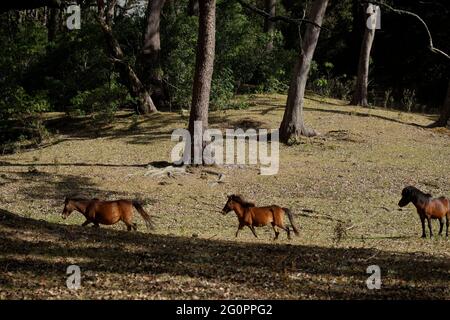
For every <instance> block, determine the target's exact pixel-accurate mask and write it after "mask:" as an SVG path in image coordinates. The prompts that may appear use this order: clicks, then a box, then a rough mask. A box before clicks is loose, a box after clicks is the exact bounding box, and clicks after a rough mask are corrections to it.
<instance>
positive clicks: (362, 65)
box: [350, 7, 375, 107]
mask: <svg viewBox="0 0 450 320" xmlns="http://www.w3.org/2000/svg"><path fill="white" fill-rule="evenodd" d="M366 9H367V7H365V10H364V17H365V19H364V24H366V21H367V14H366V12H367V10H366ZM364 29H365V31H364V37H363V40H362V44H361V51H360V54H359V63H358V75H357V78H356V84H355V91H354V92H353V96H352V100H351V102H350V104H352V105H357V106H364V107H367V106H368V105H369V104H368V102H367V86H368V84H369V61H370V50H371V49H372V43H373V39H374V38H375V28H374V29H369V28H368V27H367V25H366V26H365V28H364Z"/></svg>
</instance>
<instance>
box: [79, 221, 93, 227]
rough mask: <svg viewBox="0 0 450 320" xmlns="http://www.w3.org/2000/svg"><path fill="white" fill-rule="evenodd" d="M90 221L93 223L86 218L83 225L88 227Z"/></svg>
mask: <svg viewBox="0 0 450 320" xmlns="http://www.w3.org/2000/svg"><path fill="white" fill-rule="evenodd" d="M89 223H92V221H89V220H86V221H85V222H83V224H82V225H81V226H82V227H86V226H87V225H88V224H89Z"/></svg>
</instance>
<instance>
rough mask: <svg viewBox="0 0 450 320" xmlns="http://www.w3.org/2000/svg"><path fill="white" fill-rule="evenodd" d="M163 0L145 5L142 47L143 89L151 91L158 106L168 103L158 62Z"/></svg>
mask: <svg viewBox="0 0 450 320" xmlns="http://www.w3.org/2000/svg"><path fill="white" fill-rule="evenodd" d="M164 3H165V0H149V2H148V7H147V25H146V29H145V33H144V45H143V48H142V57H141V58H142V77H141V78H142V80H143V83H144V86H145V89H146V90H147V91H148V92H150V93H151V95H152V99H153V101H154V103H155V104H156V105H157V106H158V108H161V107H165V106H166V105H167V104H168V97H167V92H166V90H165V88H164V84H163V79H162V70H161V64H160V52H161V38H160V32H159V26H160V21H161V11H162V8H163V7H164Z"/></svg>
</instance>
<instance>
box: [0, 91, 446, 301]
mask: <svg viewBox="0 0 450 320" xmlns="http://www.w3.org/2000/svg"><path fill="white" fill-rule="evenodd" d="M242 99H246V100H247V101H249V102H250V103H251V108H249V109H248V110H227V111H221V112H213V113H212V114H211V120H210V122H211V126H212V127H215V128H221V129H224V128H234V127H244V128H246V127H257V128H259V127H261V128H277V127H278V125H279V123H280V121H281V117H282V113H283V105H284V101H285V97H284V96H281V95H273V96H259V95H257V96H250V97H242ZM305 116H306V121H307V123H308V124H309V125H311V126H313V127H314V128H316V129H317V130H318V131H320V132H321V133H322V135H321V136H318V137H315V138H310V139H303V140H302V141H301V143H299V144H297V145H294V146H290V147H286V146H281V147H280V156H281V159H280V162H281V163H280V171H279V174H277V175H275V176H261V175H258V168H257V167H250V166H248V167H244V168H231V167H225V168H207V169H201V168H194V169H193V170H191V171H190V173H189V174H187V175H180V176H176V177H175V178H173V177H168V176H161V177H151V176H145V174H146V173H147V172H148V168H147V165H148V164H149V163H155V162H157V161H168V160H170V151H171V148H172V147H173V146H174V142H171V141H170V134H171V133H172V131H173V130H174V129H176V128H183V127H186V124H187V120H188V119H187V115H183V114H176V113H161V114H156V115H152V116H149V117H145V118H135V117H133V116H132V115H130V114H128V113H120V114H119V115H118V117H117V120H116V121H115V122H114V123H112V124H108V125H102V126H100V125H95V124H94V123H92V122H91V121H90V120H89V119H86V118H80V119H77V120H76V121H74V122H73V123H72V124H69V123H67V121H66V120H63V119H61V115H59V114H52V115H49V118H51V120H50V121H51V122H53V123H54V125H53V126H54V128H55V130H56V129H57V130H58V133H57V134H55V135H54V137H53V138H52V140H51V141H49V143H48V145H47V146H46V147H45V148H41V149H37V150H31V151H24V152H21V153H17V154H13V155H8V156H2V157H0V203H1V209H2V211H1V212H0V231H1V233H0V236H1V237H2V239H1V243H0V249H1V250H0V260H1V264H0V268H2V272H1V273H0V298H71V297H76V298H112V297H113V298H120V297H125V298H289V299H303V298H322V299H326V298H356V299H363V298H446V299H449V298H450V289H449V288H450V280H449V279H450V240H448V239H445V238H440V237H437V236H436V237H435V238H434V239H427V240H422V239H420V233H421V227H420V222H419V218H418V216H417V214H416V213H415V209H414V207H412V206H411V205H410V206H408V207H406V208H403V209H402V210H400V209H399V208H398V207H397V202H398V200H399V198H400V191H401V189H402V188H403V187H404V186H405V185H407V184H413V185H416V186H417V187H419V188H421V189H424V190H426V191H427V192H430V193H432V194H434V195H446V196H450V184H449V180H450V179H449V171H448V168H449V165H450V143H449V135H450V133H449V130H446V129H436V130H430V129H424V128H422V127H421V126H423V125H426V124H428V123H429V122H430V118H429V117H427V116H424V115H417V114H407V113H400V112H397V111H390V110H384V109H365V108H359V107H351V106H346V105H344V104H343V103H342V102H341V101H337V100H330V99H322V98H320V97H316V96H311V97H310V98H309V99H308V100H307V101H306V108H305ZM211 171H215V172H221V173H223V174H224V175H225V180H224V181H225V182H224V183H217V176H216V175H214V174H211ZM230 193H241V194H243V195H244V196H246V197H247V198H249V199H252V200H255V201H256V203H257V204H258V205H268V204H272V203H276V204H279V205H282V206H287V207H290V208H291V209H292V210H293V212H294V213H295V216H296V221H297V224H298V225H299V226H300V231H301V234H300V236H299V237H297V238H295V239H293V240H292V241H288V240H286V239H285V238H286V236H285V235H284V234H282V235H281V240H280V241H278V242H276V243H274V242H273V241H272V236H273V234H272V231H271V229H270V228H258V229H257V233H258V235H259V238H258V239H256V238H253V235H252V234H251V232H250V230H246V229H244V230H243V231H242V232H241V233H240V235H239V238H238V239H235V238H234V232H235V231H236V227H237V220H236V217H235V216H234V214H233V213H230V214H229V215H227V216H222V215H220V214H219V212H218V211H219V210H220V209H221V208H222V207H223V205H224V203H225V201H226V194H230ZM69 194H80V195H84V196H86V197H99V198H106V199H116V198H122V197H124V198H140V199H143V200H145V202H146V203H147V205H146V209H147V210H148V211H150V212H151V213H152V215H153V216H154V217H155V222H156V229H155V230H154V231H153V232H152V233H151V234H149V233H147V232H146V231H144V224H143V221H142V220H140V218H137V222H138V224H139V226H140V229H141V231H144V233H127V232H125V231H124V230H125V227H124V226H123V225H121V224H118V225H115V226H113V227H104V228H102V229H100V230H95V229H92V228H81V227H79V225H80V224H81V223H82V222H83V220H84V219H83V218H82V216H81V215H78V214H76V213H74V214H73V215H72V216H71V217H70V218H69V219H67V220H65V221H63V220H62V219H61V218H60V213H61V211H62V208H63V199H64V197H65V196H66V195H69ZM339 221H344V227H345V228H348V227H351V229H350V230H348V231H347V232H346V235H344V237H343V238H342V239H341V241H339V242H338V243H336V232H337V231H336V230H337V225H338V223H339ZM433 226H434V230H435V233H436V234H437V227H438V224H437V223H436V222H435V223H434V224H433ZM72 263H74V264H78V265H80V266H81V268H82V270H83V272H84V273H83V276H84V278H83V283H82V289H80V290H78V291H76V292H72V291H69V290H68V289H67V288H66V287H65V277H66V275H65V268H66V267H67V265H69V264H72ZM372 264H378V265H380V267H381V269H382V275H383V278H382V281H383V285H382V290H376V291H373V290H367V288H366V286H365V280H366V279H367V277H368V275H367V274H366V273H365V271H366V268H367V266H369V265H372Z"/></svg>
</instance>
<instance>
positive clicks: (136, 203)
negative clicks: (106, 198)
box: [132, 200, 154, 230]
mask: <svg viewBox="0 0 450 320" xmlns="http://www.w3.org/2000/svg"><path fill="white" fill-rule="evenodd" d="M132 204H133V207H135V208H136V210H137V212H139V214H140V215H141V217H142V219H144V221H145V225H146V227H147V229H148V230H152V229H153V227H154V225H153V222H152V220H151V218H150V215H149V214H148V213H147V211H145V210H144V208H143V207H142V205H141V203H140V202H139V201H137V200H133V201H132Z"/></svg>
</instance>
